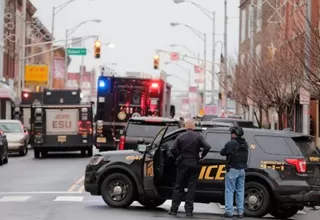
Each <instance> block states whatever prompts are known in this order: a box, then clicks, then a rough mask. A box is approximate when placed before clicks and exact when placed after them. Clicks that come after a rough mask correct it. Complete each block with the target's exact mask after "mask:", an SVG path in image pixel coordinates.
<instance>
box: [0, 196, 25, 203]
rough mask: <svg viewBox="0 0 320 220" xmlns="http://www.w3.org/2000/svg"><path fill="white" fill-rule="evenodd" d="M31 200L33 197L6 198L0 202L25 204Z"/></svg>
mask: <svg viewBox="0 0 320 220" xmlns="http://www.w3.org/2000/svg"><path fill="white" fill-rule="evenodd" d="M30 198H31V196H4V197H2V198H1V199H0V202H25V201H27V200H28V199H30Z"/></svg>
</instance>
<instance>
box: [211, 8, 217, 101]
mask: <svg viewBox="0 0 320 220" xmlns="http://www.w3.org/2000/svg"><path fill="white" fill-rule="evenodd" d="M215 36H216V12H215V11H213V12H212V80H211V84H212V85H211V96H212V97H211V100H212V105H214V95H215V94H214V89H215V76H216V73H215V60H216V37H215Z"/></svg>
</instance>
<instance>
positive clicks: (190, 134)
mask: <svg viewBox="0 0 320 220" xmlns="http://www.w3.org/2000/svg"><path fill="white" fill-rule="evenodd" d="M185 128H186V129H187V131H186V132H184V133H183V134H180V135H179V136H178V137H177V138H176V140H175V142H174V143H173V146H172V148H171V149H170V152H171V154H172V156H173V157H174V158H176V165H177V176H176V183H175V186H174V191H173V195H172V205H171V209H170V211H169V215H177V212H178V209H179V206H180V203H181V199H182V196H183V193H184V187H185V183H186V180H187V182H188V193H187V196H186V202H185V207H184V208H185V211H186V215H187V216H192V215H193V214H192V213H193V200H194V194H195V190H196V183H197V179H198V177H199V172H200V166H199V161H201V160H203V158H204V157H205V156H206V155H207V153H208V152H209V150H210V148H211V147H210V145H209V144H208V143H207V142H206V140H205V139H204V138H203V136H202V135H201V134H199V133H198V132H195V131H194V129H195V123H194V122H193V121H192V120H188V121H187V122H186V123H185ZM200 152H202V153H201V156H200Z"/></svg>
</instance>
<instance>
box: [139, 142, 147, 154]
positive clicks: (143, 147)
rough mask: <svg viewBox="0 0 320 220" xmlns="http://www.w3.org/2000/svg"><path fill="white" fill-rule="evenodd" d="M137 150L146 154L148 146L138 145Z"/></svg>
mask: <svg viewBox="0 0 320 220" xmlns="http://www.w3.org/2000/svg"><path fill="white" fill-rule="evenodd" d="M137 150H138V151H139V152H141V153H144V152H146V150H147V145H146V144H138V147H137Z"/></svg>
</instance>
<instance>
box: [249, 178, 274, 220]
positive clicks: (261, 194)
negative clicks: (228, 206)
mask: <svg viewBox="0 0 320 220" xmlns="http://www.w3.org/2000/svg"><path fill="white" fill-rule="evenodd" d="M269 202H270V195H269V192H268V190H267V189H266V187H265V186H263V185H262V184H260V183H257V182H247V183H246V185H245V192H244V214H245V216H248V217H263V216H265V215H266V214H268V207H269Z"/></svg>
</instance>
